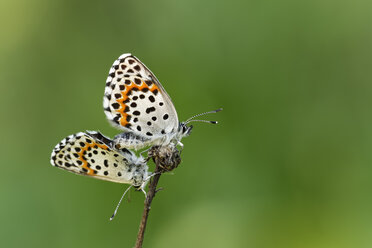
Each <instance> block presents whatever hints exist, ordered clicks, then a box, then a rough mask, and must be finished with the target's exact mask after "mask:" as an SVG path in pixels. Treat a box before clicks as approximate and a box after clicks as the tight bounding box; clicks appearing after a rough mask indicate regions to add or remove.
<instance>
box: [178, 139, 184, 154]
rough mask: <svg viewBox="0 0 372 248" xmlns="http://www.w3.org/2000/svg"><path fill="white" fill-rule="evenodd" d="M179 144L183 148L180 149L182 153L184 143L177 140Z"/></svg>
mask: <svg viewBox="0 0 372 248" xmlns="http://www.w3.org/2000/svg"><path fill="white" fill-rule="evenodd" d="M177 145H179V146H180V147H181V149H180V154H181V152H182V150H183V144H182V143H181V142H180V141H177Z"/></svg>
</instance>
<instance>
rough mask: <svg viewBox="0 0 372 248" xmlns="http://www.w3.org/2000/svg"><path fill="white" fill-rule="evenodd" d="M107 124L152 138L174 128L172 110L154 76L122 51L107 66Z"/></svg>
mask: <svg viewBox="0 0 372 248" xmlns="http://www.w3.org/2000/svg"><path fill="white" fill-rule="evenodd" d="M103 106H104V111H105V114H106V117H107V119H108V120H109V121H110V123H111V124H113V125H114V126H116V127H118V128H119V129H121V130H123V131H126V132H132V133H134V134H135V135H138V136H141V137H145V138H149V139H152V138H154V137H159V136H163V135H165V134H167V133H171V132H174V131H176V130H177V128H178V125H179V123H178V117H177V112H176V109H175V108H174V105H173V103H172V101H171V99H170V97H169V95H168V94H167V92H166V91H165V90H164V88H163V86H162V85H161V84H160V82H159V81H158V80H157V78H156V77H155V75H154V74H153V73H152V72H151V71H150V70H149V69H148V68H147V67H146V66H145V65H144V64H143V63H142V62H141V61H140V60H139V59H137V58H136V57H134V56H132V55H131V54H123V55H121V56H120V57H119V59H117V60H116V61H115V62H114V64H113V66H112V67H111V69H110V72H109V76H108V78H107V81H106V89H105V95H104V100H103Z"/></svg>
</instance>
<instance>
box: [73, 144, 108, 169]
mask: <svg viewBox="0 0 372 248" xmlns="http://www.w3.org/2000/svg"><path fill="white" fill-rule="evenodd" d="M94 146H98V147H100V148H102V149H104V150H108V147H107V146H106V145H101V144H98V143H95V142H94V143H91V144H89V143H85V146H84V147H82V148H81V151H80V152H79V153H78V154H79V155H80V160H81V161H83V165H82V166H81V167H82V168H84V169H86V170H88V172H87V175H89V176H94V175H95V174H94V170H93V169H91V168H89V167H88V161H86V160H85V159H84V158H83V156H84V154H83V153H84V151H87V150H88V148H89V147H92V148H93V147H94Z"/></svg>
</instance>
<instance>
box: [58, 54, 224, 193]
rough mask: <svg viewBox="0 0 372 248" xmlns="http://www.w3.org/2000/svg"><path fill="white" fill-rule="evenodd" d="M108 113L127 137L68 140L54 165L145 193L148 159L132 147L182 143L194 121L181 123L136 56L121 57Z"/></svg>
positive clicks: (113, 72) (109, 86)
mask: <svg viewBox="0 0 372 248" xmlns="http://www.w3.org/2000/svg"><path fill="white" fill-rule="evenodd" d="M103 107H104V112H105V114H106V117H107V119H108V120H109V122H110V123H111V124H113V125H114V126H115V127H117V128H119V129H120V130H122V131H124V132H123V133H121V134H119V135H117V136H115V137H114V139H113V140H111V139H109V138H107V137H105V136H103V135H102V134H100V133H99V132H93V131H87V132H85V133H82V132H80V133H77V134H74V135H70V136H68V137H66V138H65V139H63V140H62V141H61V142H60V143H59V144H58V145H57V146H56V147H55V148H54V150H53V152H52V156H51V164H52V165H53V166H56V167H59V168H61V169H65V170H68V171H70V172H73V173H77V174H81V175H86V176H91V177H95V178H98V179H102V180H107V181H112V182H117V183H125V184H130V185H133V186H135V187H141V189H142V190H143V188H144V186H145V184H146V182H147V181H148V179H149V178H150V175H151V172H149V171H148V167H147V165H146V160H145V159H144V158H142V156H140V157H138V156H137V155H136V154H135V153H133V152H132V151H131V150H129V149H135V150H138V149H142V148H145V147H147V146H160V147H161V146H169V145H173V146H176V145H181V146H183V145H182V143H181V142H180V141H181V139H182V138H183V137H185V136H187V135H189V134H190V132H191V129H192V126H187V124H188V123H189V122H191V121H202V122H210V123H217V122H213V121H205V120H194V119H193V118H195V117H197V116H200V115H203V114H207V113H215V112H218V111H220V110H221V109H218V110H216V111H210V112H206V113H203V114H200V115H196V116H194V117H192V118H190V119H189V120H187V121H186V122H183V123H180V122H179V121H178V116H177V112H176V109H175V107H174V105H173V103H172V100H171V98H170V97H169V95H168V94H167V92H166V91H165V89H164V88H163V86H162V85H161V84H160V82H159V81H158V80H157V78H156V77H155V75H154V74H153V73H152V72H151V71H150V70H149V69H148V68H147V67H146V66H145V65H144V64H143V63H142V62H141V61H140V60H139V59H137V58H136V57H134V56H132V55H131V54H128V53H127V54H123V55H121V56H120V57H119V58H118V59H117V60H116V61H115V62H114V64H113V65H112V67H111V69H110V71H109V76H108V78H107V81H106V88H105V94H104V99H103Z"/></svg>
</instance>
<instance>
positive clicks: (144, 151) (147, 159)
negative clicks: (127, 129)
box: [140, 147, 151, 161]
mask: <svg viewBox="0 0 372 248" xmlns="http://www.w3.org/2000/svg"><path fill="white" fill-rule="evenodd" d="M150 149H151V147H150V148H147V149H146V150H143V151H142V152H140V156H141V157H143V156H142V154H143V153H146V152H148V151H149V150H150ZM149 159H150V157H149V156H147V158H146V161H149Z"/></svg>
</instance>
